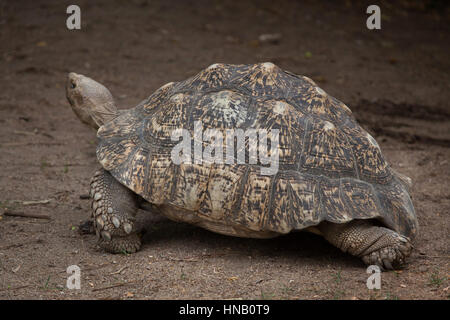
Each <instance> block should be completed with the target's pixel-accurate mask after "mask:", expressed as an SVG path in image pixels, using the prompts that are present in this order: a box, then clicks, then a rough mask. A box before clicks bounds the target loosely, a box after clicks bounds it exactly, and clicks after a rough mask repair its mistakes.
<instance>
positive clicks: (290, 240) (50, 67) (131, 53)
mask: <svg viewBox="0 0 450 320" xmlns="http://www.w3.org/2000/svg"><path fill="white" fill-rule="evenodd" d="M74 2H75V1H17V2H15V1H14V2H13V1H2V2H0V70H1V76H0V164H1V169H0V201H1V203H0V206H1V208H0V214H2V213H5V212H8V211H9V212H16V213H17V212H22V213H28V214H30V213H32V214H40V215H48V216H49V217H50V218H51V219H50V220H46V219H37V218H24V217H15V216H8V215H6V214H3V215H0V298H1V299H233V298H234V299H448V298H449V297H450V292H449V281H448V277H449V275H450V272H449V271H450V270H449V257H450V253H449V234H450V219H449V213H450V182H449V180H450V130H449V129H450V104H449V101H450V93H449V92H450V75H449V71H450V59H449V56H448V54H449V52H450V33H449V28H450V24H449V22H450V19H449V17H450V15H449V9H448V7H447V8H446V7H445V6H443V5H442V4H443V3H445V2H444V1H442V2H441V1H422V2H417V1H401V2H399V3H397V4H396V5H395V6H394V5H392V4H389V2H378V1H377V3H378V4H379V6H380V8H381V16H382V20H381V21H382V24H381V27H382V29H381V30H368V29H367V28H366V19H367V17H368V15H367V14H366V8H367V4H364V3H362V2H356V1H326V2H315V1H286V0H283V1H277V2H276V3H275V2H271V1H256V0H255V1H153V0H152V1H145V0H137V1H95V2H94V1H82V0H79V1H76V4H78V5H79V6H80V8H81V13H82V15H81V22H82V28H81V30H68V29H67V28H66V18H67V17H68V15H67V14H66V8H67V6H68V5H70V4H73V3H74ZM263 34H279V35H280V37H279V39H278V40H277V41H274V42H265V41H261V40H260V38H259V37H260V35H263ZM264 61H271V62H274V63H275V64H277V65H278V66H280V67H282V68H283V69H286V70H289V71H292V72H294V73H297V74H301V75H306V76H309V77H311V78H313V79H314V80H315V81H316V82H317V83H318V84H319V85H320V86H321V88H323V89H324V90H325V91H326V92H328V93H329V94H330V95H332V96H334V97H336V98H338V99H340V100H341V101H343V102H344V103H346V104H347V105H348V106H349V107H350V108H351V109H352V111H353V113H354V114H355V116H356V118H357V119H358V121H360V123H361V124H362V125H363V127H364V128H366V129H367V130H368V131H369V132H371V133H372V134H373V135H374V137H375V138H376V139H377V141H378V143H379V144H380V146H381V149H382V151H383V153H384V154H385V156H386V158H387V159H388V161H389V163H390V164H391V165H392V166H393V167H394V168H395V169H397V170H398V171H400V172H402V173H403V174H406V175H407V176H409V177H411V178H412V180H413V187H412V190H411V195H412V198H413V202H414V205H415V208H416V213H417V215H418V219H419V224H420V232H419V235H418V237H417V239H416V240H415V249H414V251H413V253H412V255H411V257H410V258H409V260H408V265H407V266H406V267H405V268H404V269H402V270H400V271H396V272H386V273H383V274H382V275H381V289H380V290H369V289H367V287H366V280H367V278H368V276H369V275H368V274H367V273H366V268H365V266H364V265H363V263H362V262H361V261H360V260H359V259H357V258H353V257H351V256H349V255H346V254H344V253H342V252H340V251H339V250H338V249H336V248H334V247H332V246H331V245H329V244H328V243H327V242H326V241H325V240H323V239H322V238H320V237H318V236H316V235H313V234H307V233H293V234H289V235H286V236H283V237H279V238H276V239H271V240H255V239H241V238H233V237H226V236H222V235H218V234H214V233H211V232H208V231H205V230H202V229H198V228H195V227H193V226H190V225H185V224H178V223H175V222H171V221H167V220H156V219H154V218H152V217H151V216H149V215H145V214H144V212H141V213H142V214H141V215H140V217H141V219H143V220H144V223H145V224H146V229H147V233H146V235H145V238H144V244H143V247H142V250H141V251H139V252H138V253H136V254H132V255H121V254H119V255H111V254H107V253H104V252H102V251H101V250H100V249H99V248H98V247H97V246H96V239H95V236H93V235H80V234H79V232H78V225H79V223H80V222H81V221H83V220H85V219H87V218H88V217H89V215H90V203H89V200H85V199H82V198H80V196H81V195H85V194H87V193H88V186H89V180H90V178H91V175H92V174H93V172H94V171H95V170H96V168H98V167H99V164H98V162H97V160H96V156H95V147H96V135H95V132H94V131H93V130H92V129H90V128H88V127H86V126H84V125H83V124H82V123H81V122H80V121H79V120H78V119H77V118H76V116H75V115H74V114H73V112H72V110H71V109H70V107H69V104H68V102H67V101H66V98H65V90H64V85H65V81H66V76H67V73H68V72H70V71H74V72H77V73H81V74H85V75H88V76H90V77H92V78H94V79H96V80H98V81H100V82H102V83H103V84H104V85H106V86H107V87H108V88H109V89H110V90H111V92H112V93H113V95H114V96H115V98H116V100H117V103H118V104H119V106H120V108H130V107H133V106H135V105H136V104H137V103H139V102H140V101H141V100H143V99H144V98H146V97H147V96H149V95H150V94H151V93H152V92H153V91H154V90H156V89H157V88H159V87H160V86H161V85H163V84H165V83H167V82H169V81H179V80H184V79H185V78H187V77H189V76H192V75H194V74H195V73H197V72H198V71H200V70H201V69H203V68H205V67H207V66H209V65H210V64H212V63H215V62H225V63H256V62H264ZM70 265H78V266H79V267H80V268H81V290H69V289H67V288H66V280H67V277H68V276H69V275H68V274H67V273H66V269H67V267H68V266H70Z"/></svg>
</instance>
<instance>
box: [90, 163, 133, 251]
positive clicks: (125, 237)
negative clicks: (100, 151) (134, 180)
mask: <svg viewBox="0 0 450 320" xmlns="http://www.w3.org/2000/svg"><path fill="white" fill-rule="evenodd" d="M90 195H91V198H92V199H93V200H92V216H93V220H94V227H95V232H96V234H97V237H98V238H99V245H100V247H102V248H103V249H105V250H106V251H108V252H112V253H125V252H127V253H133V252H136V251H138V250H139V249H140V247H141V237H140V235H139V234H138V232H137V230H136V228H135V226H134V221H135V216H136V212H137V210H138V201H139V199H138V198H139V197H138V196H137V195H136V194H135V193H134V192H133V191H131V190H130V189H128V188H126V187H125V186H123V185H122V184H120V183H119V182H118V181H117V180H116V179H114V178H113V177H112V176H111V174H110V173H109V172H108V171H106V170H104V169H100V170H98V171H97V172H96V173H95V175H94V177H93V178H92V181H91V192H90Z"/></svg>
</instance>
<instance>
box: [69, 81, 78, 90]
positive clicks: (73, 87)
mask: <svg viewBox="0 0 450 320" xmlns="http://www.w3.org/2000/svg"><path fill="white" fill-rule="evenodd" d="M76 86H77V85H76V84H75V82H73V81H70V88H71V89H75V88H76Z"/></svg>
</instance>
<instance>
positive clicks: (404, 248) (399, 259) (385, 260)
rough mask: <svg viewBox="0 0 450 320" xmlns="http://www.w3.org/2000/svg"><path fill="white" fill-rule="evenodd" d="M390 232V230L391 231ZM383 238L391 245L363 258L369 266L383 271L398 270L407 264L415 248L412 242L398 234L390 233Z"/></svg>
mask: <svg viewBox="0 0 450 320" xmlns="http://www.w3.org/2000/svg"><path fill="white" fill-rule="evenodd" d="M389 231H390V230H389ZM383 237H386V238H387V239H383V240H385V241H383V242H386V243H390V245H388V246H386V247H383V248H381V249H378V250H375V251H372V252H370V253H369V254H366V255H363V256H361V258H362V260H363V261H364V263H365V264H367V265H377V266H379V267H380V268H381V269H382V270H393V269H398V268H399V267H401V266H402V265H403V264H404V263H405V259H406V257H407V256H409V255H410V253H411V251H412V249H413V246H412V244H411V242H410V240H409V239H408V238H406V237H404V236H401V235H399V234H398V233H396V232H392V231H391V232H388V233H386V234H385V235H383Z"/></svg>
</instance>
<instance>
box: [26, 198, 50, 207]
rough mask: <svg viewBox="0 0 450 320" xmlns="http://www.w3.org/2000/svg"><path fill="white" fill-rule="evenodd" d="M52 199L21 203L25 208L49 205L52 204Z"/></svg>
mask: <svg viewBox="0 0 450 320" xmlns="http://www.w3.org/2000/svg"><path fill="white" fill-rule="evenodd" d="M50 201H51V199H45V200H30V201H19V202H20V203H22V204H23V205H24V206H32V205H35V204H47V203H50Z"/></svg>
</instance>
